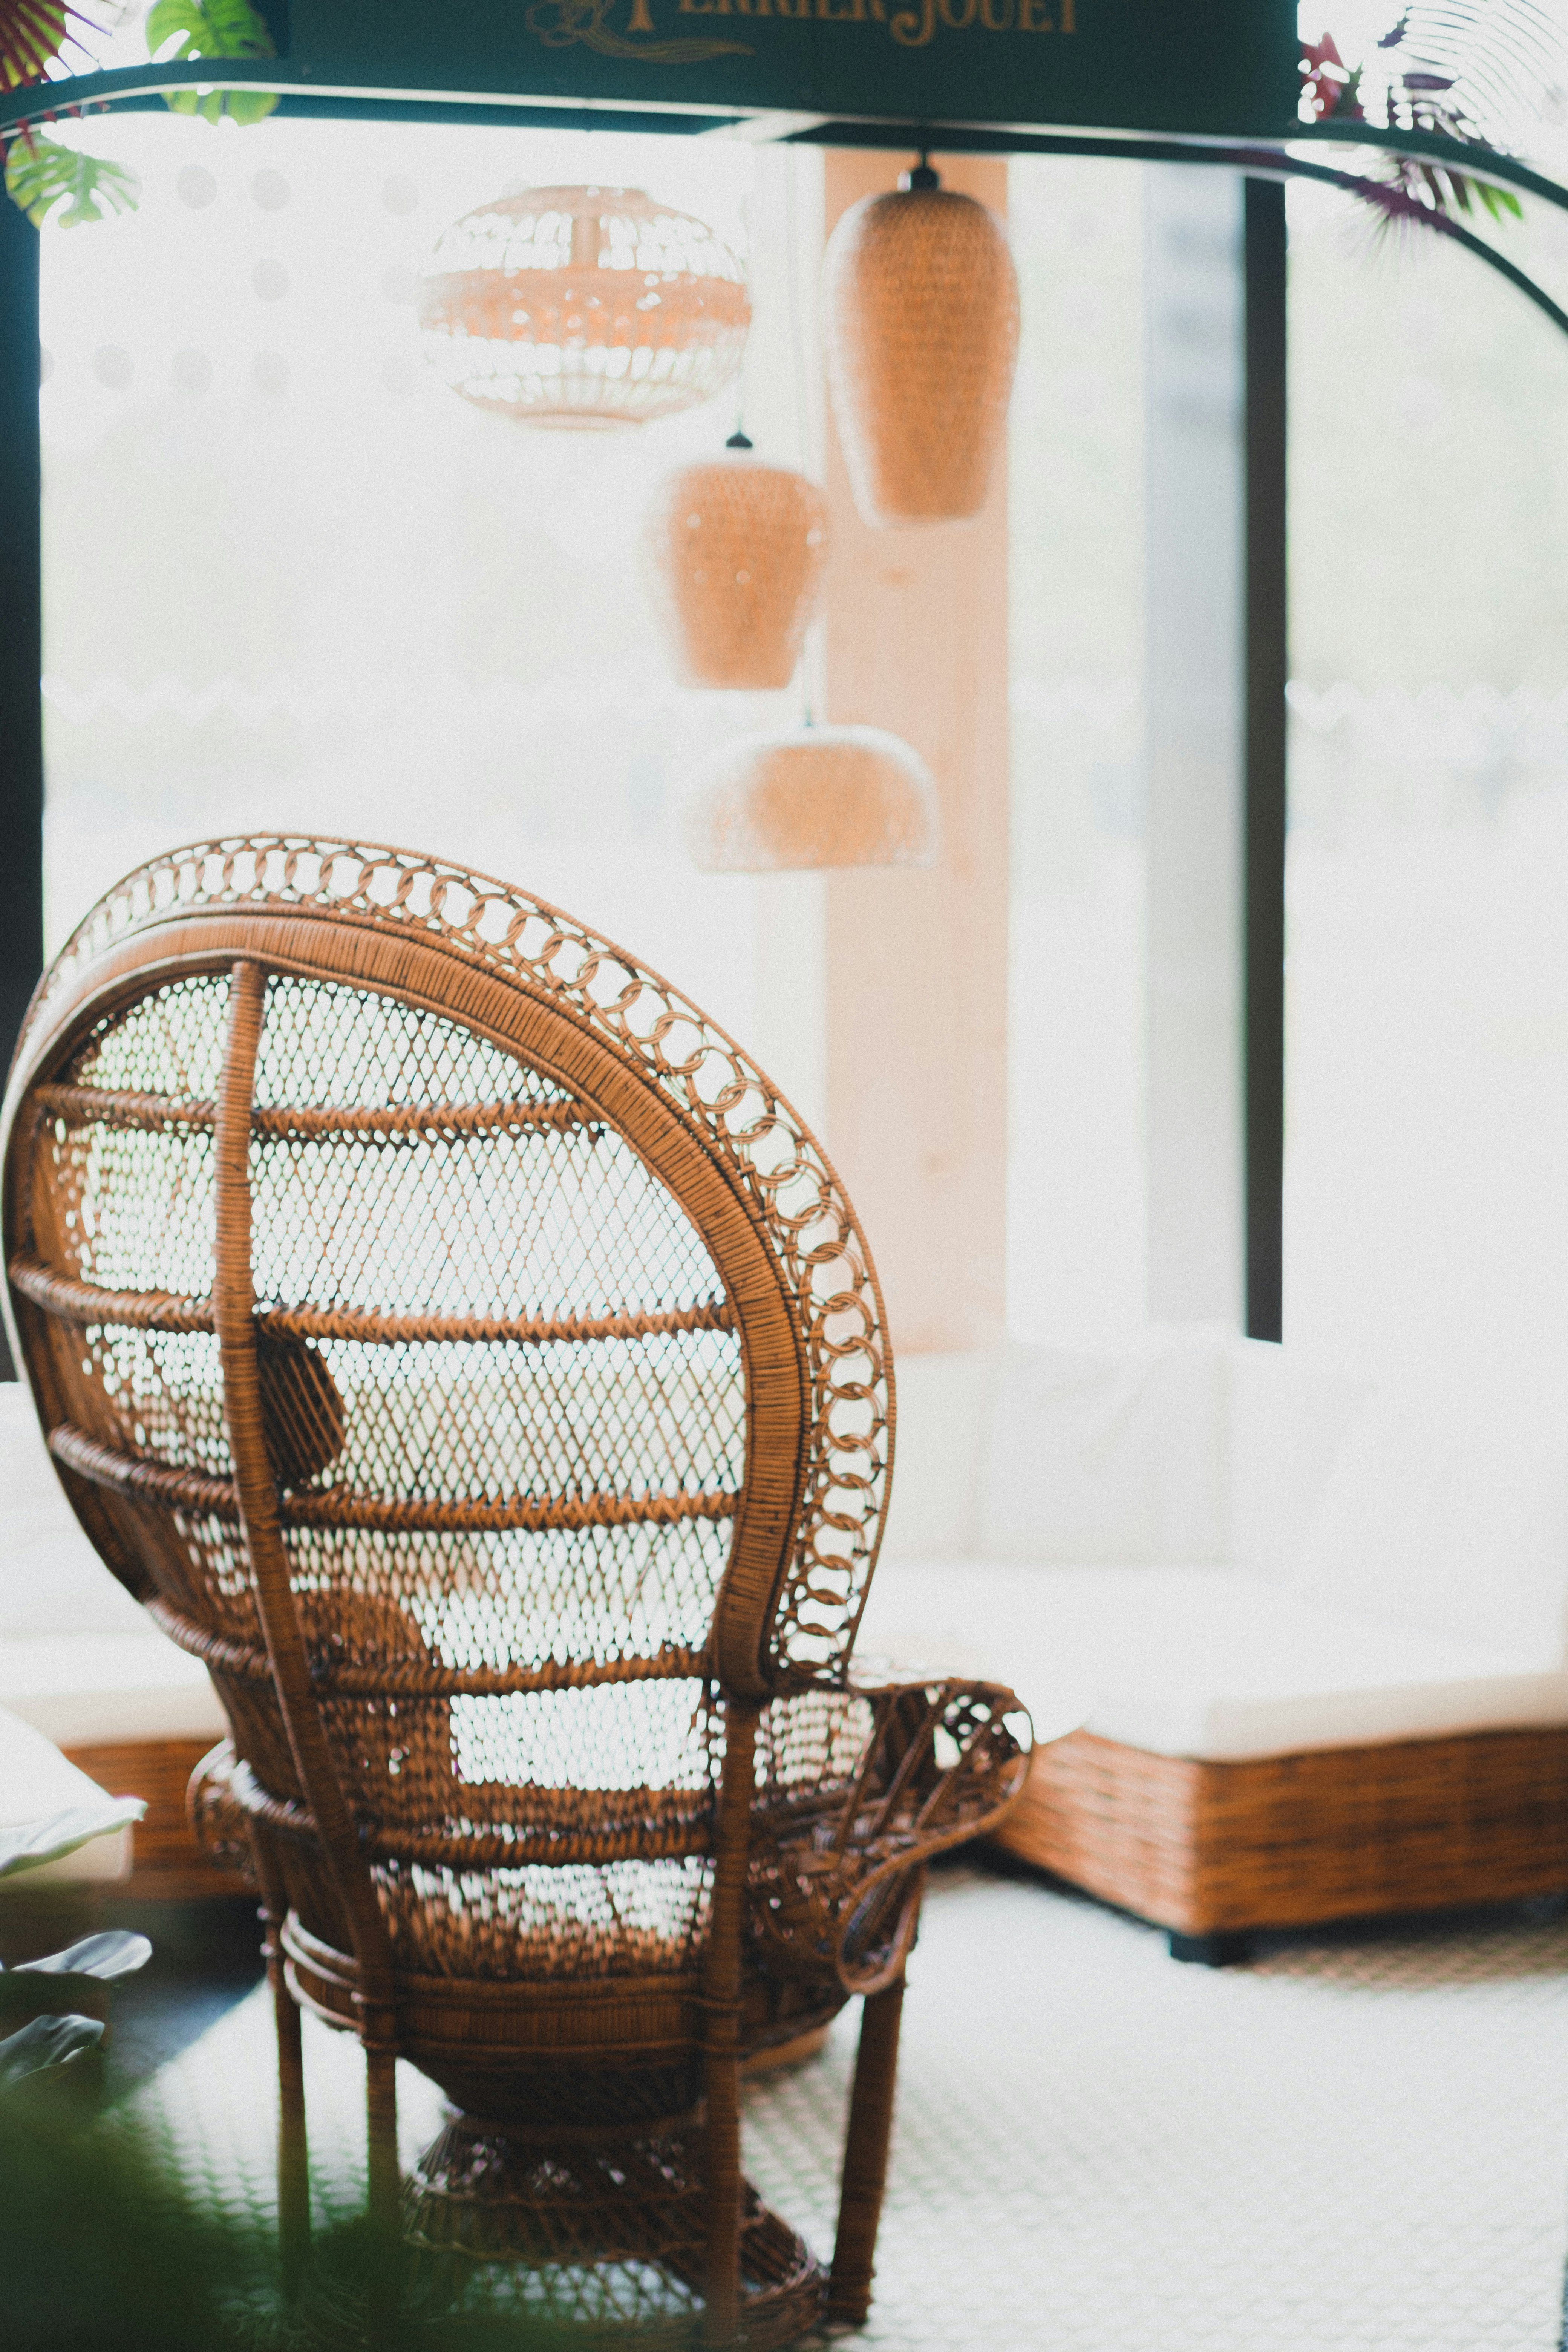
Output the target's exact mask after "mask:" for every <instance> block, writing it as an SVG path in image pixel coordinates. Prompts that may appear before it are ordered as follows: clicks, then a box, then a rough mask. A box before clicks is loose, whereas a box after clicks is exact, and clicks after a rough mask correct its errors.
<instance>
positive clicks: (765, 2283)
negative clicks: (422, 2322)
mask: <svg viewBox="0 0 1568 2352" xmlns="http://www.w3.org/2000/svg"><path fill="white" fill-rule="evenodd" d="M706 2227H707V2167H706V2162H705V2154H704V2146H703V2135H702V2131H701V2128H700V2125H694V2124H692V2123H687V2124H685V2125H684V2126H677V2127H675V2128H673V2129H671V2130H669V2131H668V2132H664V2133H658V2132H655V2133H647V2132H644V2133H627V2132H626V2131H624V2130H623V2131H621V2132H619V2133H616V2134H604V2133H596V2134H593V2135H591V2136H588V2137H586V2138H584V2137H583V2136H581V2135H563V2136H562V2137H559V2138H557V2137H553V2136H546V2137H541V2138H537V2139H535V2138H529V2139H526V2140H522V2139H518V2138H516V2137H510V2136H508V2135H505V2134H503V2133H501V2132H500V2131H498V2130H497V2129H496V2128H495V2127H494V2126H490V2125H489V2124H487V2123H484V2122H483V2121H480V2120H479V2119H477V2118H475V2117H472V2116H458V2115H454V2116H452V2117H451V2118H450V2119H449V2120H448V2122H447V2126H446V2127H445V2128H444V2129H443V2130H442V2132H441V2133H440V2134H439V2136H438V2137H437V2139H436V2140H435V2141H434V2142H433V2143H432V2145H431V2146H430V2147H429V2148H427V2149H426V2152H425V2154H424V2156H423V2157H421V2158H420V2159H419V2161H418V2163H417V2165H416V2168H415V2170H414V2172H413V2174H412V2175H411V2177H410V2178H409V2179H407V2180H405V2184H404V2191H403V2242H404V2248H405V2259H406V2260H407V2261H408V2262H409V2263H410V2273H409V2277H408V2279H407V2282H406V2284H405V2300H406V2303H407V2305H408V2306H409V2307H410V2308H412V2309H413V2310H415V2311H416V2312H422V2313H423V2312H428V2313H429V2315H431V2316H432V2317H435V2316H437V2315H439V2316H440V2317H441V2319H442V2320H443V2322H444V2323H446V2324H447V2325H449V2324H450V2323H451V2322H452V2321H454V2320H457V2321H458V2322H460V2321H461V2319H462V2318H463V2316H464V2315H465V2314H467V2315H471V2316H472V2317H474V2318H475V2319H478V2318H479V2317H481V2316H482V2317H483V2318H485V2319H487V2320H489V2319H493V2317H494V2315H495V2314H496V2312H497V2309H498V2305H504V2307H506V2308H508V2309H509V2310H510V2311H512V2312H515V2313H516V2314H517V2315H519V2316H531V2317H534V2318H537V2319H540V2320H544V2321H550V2322H553V2323H554V2324H555V2325H557V2326H567V2327H570V2329H571V2330H572V2332H573V2334H574V2335H576V2334H577V2333H579V2331H580V2332H581V2334H582V2336H583V2337H584V2340H585V2341H586V2342H588V2343H593V2344H599V2343H604V2344H636V2345H637V2346H638V2347H650V2352H652V2348H654V2347H656V2348H657V2352H667V2347H668V2352H694V2348H695V2347H697V2346H698V2345H699V2344H700V2343H701V2342H702V2340H703V2296H702V2279H703V2272H704V2261H705V2251H704V2250H705V2240H706ZM826 2285H827V2279H826V2272H825V2271H824V2270H823V2268H822V2266H821V2264H820V2263H818V2262H817V2260H816V2256H815V2255H814V2254H813V2252H812V2251H811V2249H810V2247H809V2246H808V2245H807V2244H806V2243H805V2240H804V2239H803V2238H801V2237H799V2236H798V2235H797V2234H796V2232H795V2231H794V2230H792V2229H791V2228H790V2227H789V2225H788V2224H787V2223H786V2222H785V2221H782V2220H781V2219H780V2218H779V2216H778V2215H777V2214H775V2213H773V2212H772V2211H770V2210H769V2209H768V2208H767V2207H766V2206H765V2205H763V2202H762V2201H761V2200H760V2199H759V2197H758V2196H757V2193H756V2191H755V2189H752V2186H751V2184H750V2182H744V2183H742V2223H741V2294H742V2304H741V2310H742V2320H741V2340H742V2341H743V2342H744V2344H745V2345H746V2347H747V2352H761V2347H773V2346H780V2347H782V2346H784V2345H788V2344H793V2343H795V2342H796V2341H798V2339H799V2338H800V2337H801V2336H805V2335H806V2334H809V2333H810V2332H811V2331H812V2330H813V2329H815V2328H816V2326H818V2325H819V2323H820V2321H821V2317H822V2310H823V2300H824V2296H825V2294H826Z"/></svg>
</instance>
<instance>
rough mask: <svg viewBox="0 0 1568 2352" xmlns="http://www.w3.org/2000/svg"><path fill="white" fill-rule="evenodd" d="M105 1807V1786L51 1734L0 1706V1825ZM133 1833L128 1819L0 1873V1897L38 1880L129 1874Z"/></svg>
mask: <svg viewBox="0 0 1568 2352" xmlns="http://www.w3.org/2000/svg"><path fill="white" fill-rule="evenodd" d="M109 1809H110V1792H109V1791H108V1790H104V1789H100V1787H99V1785H98V1783H97V1781H96V1780H89V1778H88V1776H87V1774H86V1773H85V1772H79V1771H78V1769H77V1768H76V1766H75V1765H74V1764H68V1763H67V1761H66V1759H65V1758H64V1757H63V1756H62V1755H61V1754H60V1752H59V1750H58V1748H56V1747H55V1745H54V1743H53V1741H52V1740H49V1739H47V1738H45V1737H44V1735H43V1734H42V1733H41V1732H39V1731H37V1730H35V1729H34V1728H33V1727H32V1726H31V1725H30V1724H26V1723H23V1722H21V1721H20V1720H19V1719H18V1718H17V1717H16V1716H14V1715H7V1714H6V1713H5V1710H4V1709H3V1708H0V1829H20V1828H21V1827H22V1826H23V1825H24V1824H25V1823H26V1822H41V1821H44V1820H47V1817H48V1816H49V1815H50V1814H51V1813H64V1812H68V1811H81V1812H83V1813H89V1814H90V1813H94V1812H100V1813H101V1812H106V1811H109ZM122 1810H123V1809H122ZM139 1810H145V1809H144V1808H139ZM131 1838H132V1832H131V1825H130V1823H129V1822H121V1823H120V1824H118V1825H116V1826H115V1827H114V1828H111V1829H110V1830H109V1831H107V1832H104V1833H102V1834H100V1835H98V1836H94V1837H91V1838H90V1839H89V1840H88V1842H87V1843H83V1844H81V1845H79V1846H78V1847H77V1848H76V1849H75V1851H74V1852H73V1853H64V1854H60V1855H58V1858H57V1859H56V1860H55V1861H53V1862H46V1863H43V1864H39V1865H38V1866H37V1867H36V1868H33V1869H29V1870H18V1871H16V1872H15V1873H11V1874H7V1875H6V1876H5V1878H3V1879H0V1903H4V1902H5V1899H6V1897H7V1896H8V1895H12V1894H19V1893H22V1892H24V1891H26V1889H28V1888H31V1887H36V1886H58V1885H79V1884H82V1883H84V1882H86V1883H91V1882H94V1881H96V1882H99V1883H102V1882H104V1881H108V1882H110V1884H114V1883H118V1882H120V1881H122V1880H124V1879H126V1878H129V1876H130V1875H131Z"/></svg>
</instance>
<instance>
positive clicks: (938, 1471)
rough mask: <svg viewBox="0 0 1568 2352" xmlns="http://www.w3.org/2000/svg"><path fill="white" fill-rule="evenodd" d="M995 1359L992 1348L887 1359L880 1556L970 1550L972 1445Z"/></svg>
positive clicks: (976, 1446)
mask: <svg viewBox="0 0 1568 2352" xmlns="http://www.w3.org/2000/svg"><path fill="white" fill-rule="evenodd" d="M1002 1361H1003V1351H1002V1350H1001V1349H999V1348H988V1349H979V1348H976V1349H966V1350H965V1351H964V1352H963V1353H962V1354H954V1355H939V1356H914V1355H910V1356H900V1357H899V1358H898V1359H897V1360H896V1361H895V1364H894V1367H893V1372H894V1383H895V1390H896V1394H897V1398H898V1423H897V1427H896V1429H895V1432H894V1446H893V1496H892V1504H891V1507H890V1508H889V1513H888V1531H887V1534H886V1536H885V1538H883V1546H884V1551H885V1555H886V1557H887V1558H889V1559H963V1557H964V1555H965V1554H966V1553H969V1552H972V1551H973V1549H974V1503H975V1490H976V1487H977V1486H978V1483H979V1476H980V1449H981V1445H982V1443H983V1441H984V1433H985V1422H986V1416H987V1414H988V1412H989V1411H990V1408H991V1401H992V1398H993V1396H994V1394H995V1390H996V1383H997V1381H999V1380H1000V1378H1001V1376H1002Z"/></svg>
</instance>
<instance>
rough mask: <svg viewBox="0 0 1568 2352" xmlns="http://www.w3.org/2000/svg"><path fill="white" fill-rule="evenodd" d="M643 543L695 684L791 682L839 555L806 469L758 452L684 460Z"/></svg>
mask: <svg viewBox="0 0 1568 2352" xmlns="http://www.w3.org/2000/svg"><path fill="white" fill-rule="evenodd" d="M642 547H643V559H644V564H645V567H646V570H647V577H648V584H649V589H650V593H651V595H652V599H653V604H654V609H655V611H656V612H657V614H658V618H659V621H660V623H661V625H662V626H663V629H664V633H665V636H666V639H667V641H668V646H669V650H670V656H671V661H672V666H673V667H674V670H675V674H676V676H677V677H679V679H680V680H681V682H682V683H683V684H684V685H687V686H701V687H748V688H775V687H784V686H787V685H788V684H789V682H790V679H791V678H792V677H794V676H795V664H796V662H797V661H798V660H799V659H800V649H801V646H802V644H803V642H804V640H805V632H806V627H807V625H808V624H809V622H810V620H811V617H812V614H813V611H814V609H815V606H816V598H817V592H818V590H819V588H820V586H821V583H822V572H823V566H824V564H825V562H826V558H827V502H826V499H824V497H823V495H822V492H821V491H820V490H819V489H817V488H816V487H815V485H814V484H812V483H811V482H808V481H807V480H806V478H805V475H804V474H796V473H793V472H791V471H790V470H789V468H788V467H784V466H764V465H763V464H762V463H761V462H760V461H759V460H757V459H755V458H738V459H725V460H722V461H721V462H720V463H718V464H716V465H708V466H683V467H679V469H678V470H677V471H676V472H675V473H673V474H671V475H669V476H668V477H667V478H666V479H665V480H664V481H663V482H661V483H660V484H659V487H658V489H657V490H656V491H655V493H654V495H653V498H652V499H651V500H650V501H649V504H648V509H647V514H646V516H645V517H644V520H643V531H642Z"/></svg>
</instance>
